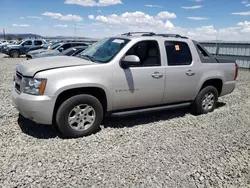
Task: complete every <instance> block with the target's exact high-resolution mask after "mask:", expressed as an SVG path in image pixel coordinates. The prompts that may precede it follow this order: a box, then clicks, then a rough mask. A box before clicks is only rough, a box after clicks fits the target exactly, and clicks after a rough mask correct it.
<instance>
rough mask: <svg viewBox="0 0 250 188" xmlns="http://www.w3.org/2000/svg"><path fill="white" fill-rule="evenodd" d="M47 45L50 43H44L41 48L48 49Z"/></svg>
mask: <svg viewBox="0 0 250 188" xmlns="http://www.w3.org/2000/svg"><path fill="white" fill-rule="evenodd" d="M49 46H51V43H46V44H44V45H43V46H42V47H43V49H48V47H49Z"/></svg>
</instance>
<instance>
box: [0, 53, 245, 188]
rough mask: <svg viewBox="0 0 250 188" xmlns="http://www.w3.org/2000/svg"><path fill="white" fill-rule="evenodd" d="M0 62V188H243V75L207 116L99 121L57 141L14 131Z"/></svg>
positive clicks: (24, 125)
mask: <svg viewBox="0 0 250 188" xmlns="http://www.w3.org/2000/svg"><path fill="white" fill-rule="evenodd" d="M21 61H25V59H22V58H20V59H10V58H4V57H3V56H1V57H0V75H1V76H0V80H1V82H0V103H1V105H0V139H1V142H0V187H4V188H7V187H35V188H37V187H185V188H186V187H190V188H191V187H237V188H238V187H248V188H249V187H250V117H249V114H250V71H240V74H239V78H238V83H237V88H236V90H235V91H234V92H233V93H232V94H231V95H228V96H225V97H222V98H220V100H219V102H220V103H219V108H218V109H216V110H215V111H214V112H213V113H210V114H208V115H203V116H198V117H196V116H193V115H191V114H190V113H189V111H188V109H182V110H176V111H168V112H161V113H153V114H148V115H140V116H138V115H137V116H133V117H127V118H112V119H111V118H110V119H106V120H104V125H103V129H102V130H101V131H100V132H98V133H97V134H95V135H91V136H89V137H85V138H79V139H68V140H67V139H62V138H60V136H58V133H57V131H56V130H55V129H54V128H53V127H52V126H44V125H36V124H35V123H32V122H30V121H28V120H24V121H21V122H19V123H18V121H17V119H18V113H17V111H16V110H15V109H14V108H13V106H12V104H11V100H10V94H11V87H12V78H13V73H14V72H15V66H16V65H17V64H18V63H19V62H21Z"/></svg>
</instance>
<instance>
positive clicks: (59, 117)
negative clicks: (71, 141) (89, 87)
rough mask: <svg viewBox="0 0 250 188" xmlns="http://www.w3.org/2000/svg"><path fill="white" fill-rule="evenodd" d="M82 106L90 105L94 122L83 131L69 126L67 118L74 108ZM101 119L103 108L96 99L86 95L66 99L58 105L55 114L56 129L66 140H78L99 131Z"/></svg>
mask: <svg viewBox="0 0 250 188" xmlns="http://www.w3.org/2000/svg"><path fill="white" fill-rule="evenodd" d="M82 104H86V105H90V106H91V107H92V108H93V109H94V111H95V120H94V123H93V124H92V125H91V126H90V127H89V128H87V129H85V130H75V129H73V128H72V127H71V126H70V124H69V122H68V117H69V114H70V112H71V110H72V109H73V108H74V107H76V106H78V105H82ZM102 119H103V107H102V105H101V103H100V101H99V100H98V99H97V98H95V97H93V96H91V95H86V94H80V95H76V96H73V97H71V98H69V99H67V100H66V101H64V102H63V103H62V104H61V105H60V107H59V109H58V111H57V114H56V123H57V126H58V129H59V130H60V132H61V133H62V134H63V136H64V137H67V138H78V137H83V136H88V135H91V134H94V133H96V132H97V131H99V130H100V124H101V122H102Z"/></svg>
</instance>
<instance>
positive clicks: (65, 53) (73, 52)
mask: <svg viewBox="0 0 250 188" xmlns="http://www.w3.org/2000/svg"><path fill="white" fill-rule="evenodd" d="M86 48H88V46H75V47H72V48H69V49H67V50H64V51H63V52H61V53H59V54H57V56H77V55H78V54H79V53H81V52H82V51H83V50H86Z"/></svg>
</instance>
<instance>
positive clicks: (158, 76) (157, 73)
mask: <svg viewBox="0 0 250 188" xmlns="http://www.w3.org/2000/svg"><path fill="white" fill-rule="evenodd" d="M151 76H152V77H153V78H162V77H163V74H162V73H160V72H154V73H153V74H151Z"/></svg>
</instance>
